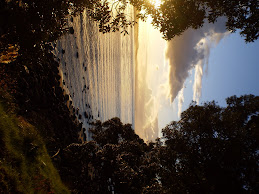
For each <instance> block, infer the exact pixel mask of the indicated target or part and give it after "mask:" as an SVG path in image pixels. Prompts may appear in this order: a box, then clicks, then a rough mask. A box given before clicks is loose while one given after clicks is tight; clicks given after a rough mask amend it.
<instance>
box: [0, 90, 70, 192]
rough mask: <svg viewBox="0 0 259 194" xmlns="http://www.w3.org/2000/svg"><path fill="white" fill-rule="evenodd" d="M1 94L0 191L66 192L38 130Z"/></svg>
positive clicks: (6, 96)
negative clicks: (18, 113)
mask: <svg viewBox="0 0 259 194" xmlns="http://www.w3.org/2000/svg"><path fill="white" fill-rule="evenodd" d="M15 112H16V111H15V107H14V106H13V105H12V103H11V98H10V96H8V95H7V94H4V95H3V92H1V93H0V193H62V194H63V193H69V190H68V189H67V188H66V187H65V186H64V185H63V183H62V182H61V179H60V176H59V174H58V172H57V170H56V169H55V167H54V166H53V164H52V161H51V158H50V156H49V155H48V152H47V149H46V146H45V144H44V141H43V139H42V138H41V136H40V134H39V133H38V131H37V129H36V128H35V127H34V126H32V125H31V124H30V123H28V122H27V121H26V120H25V119H24V118H23V117H21V116H17V115H15Z"/></svg>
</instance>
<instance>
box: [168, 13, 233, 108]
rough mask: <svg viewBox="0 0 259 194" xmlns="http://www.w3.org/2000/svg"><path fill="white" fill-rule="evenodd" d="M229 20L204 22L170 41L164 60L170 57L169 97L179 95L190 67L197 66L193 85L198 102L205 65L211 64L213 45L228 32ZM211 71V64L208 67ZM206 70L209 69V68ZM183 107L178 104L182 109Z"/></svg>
mask: <svg viewBox="0 0 259 194" xmlns="http://www.w3.org/2000/svg"><path fill="white" fill-rule="evenodd" d="M225 23H226V19H225V18H223V17H222V18H219V19H218V21H217V22H216V23H214V24H211V23H208V22H205V24H204V26H203V27H202V28H200V29H198V30H194V29H188V30H187V31H185V32H184V33H183V34H182V35H181V36H178V37H175V38H174V39H173V40H171V41H169V42H168V43H167V49H166V52H165V59H166V60H168V62H169V66H170V71H169V85H170V100H171V102H173V101H174V99H175V98H176V97H177V95H178V93H179V92H180V91H181V89H182V88H183V86H184V82H185V80H186V79H187V78H188V76H189V72H190V70H191V69H193V68H195V80H194V85H193V91H194V96H193V98H194V99H195V100H196V101H198V100H199V98H200V97H201V88H202V76H203V67H204V65H207V64H208V60H209V54H210V50H211V48H212V46H214V45H216V44H217V43H218V42H219V41H220V40H221V39H222V38H223V37H224V36H226V35H227V34H228V33H229V32H227V30H226V27H225ZM206 69H207V70H208V66H206ZM207 70H206V71H207ZM181 107H182V106H179V108H181Z"/></svg>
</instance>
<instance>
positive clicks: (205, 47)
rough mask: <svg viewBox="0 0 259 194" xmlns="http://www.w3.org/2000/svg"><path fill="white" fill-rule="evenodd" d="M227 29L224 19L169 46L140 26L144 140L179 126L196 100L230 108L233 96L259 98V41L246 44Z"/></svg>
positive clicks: (185, 35)
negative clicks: (228, 103)
mask: <svg viewBox="0 0 259 194" xmlns="http://www.w3.org/2000/svg"><path fill="white" fill-rule="evenodd" d="M224 23H225V21H224V18H220V19H219V20H218V22H217V23H216V24H208V23H205V25H204V27H203V28H201V29H199V30H192V29H189V30H187V31H186V32H184V33H183V35H182V36H180V37H176V38H174V39H173V40H172V41H169V42H166V41H165V40H163V39H162V38H161V34H160V33H159V32H158V31H157V30H155V29H154V28H153V27H152V26H151V25H150V24H148V23H140V25H139V51H138V69H137V70H138V78H137V81H138V83H139V85H140V86H139V87H140V88H142V89H141V90H142V92H143V93H142V95H141V96H142V98H141V100H139V104H141V102H142V107H141V109H139V110H138V111H142V112H141V114H140V115H142V123H139V125H140V126H141V125H142V126H145V127H144V130H143V131H142V132H140V131H136V133H138V134H139V135H140V136H141V137H142V138H143V139H144V140H146V141H148V140H154V139H155V137H156V136H161V129H162V128H163V127H165V126H166V125H167V124H169V123H170V122H171V121H173V120H179V118H180V113H181V112H182V111H184V110H186V109H187V108H188V106H189V104H190V103H191V102H192V100H195V101H196V102H197V103H198V104H202V103H203V102H206V101H212V100H215V101H216V102H217V103H218V104H219V105H221V106H225V105H226V104H225V99H226V98H227V97H229V96H232V95H237V96H240V95H244V94H254V95H259V41H258V40H257V41H255V42H254V43H245V41H244V39H243V37H241V36H240V35H239V33H238V32H237V33H229V32H228V31H227V30H226V29H225V27H224ZM143 96H145V98H143ZM137 128H138V127H137ZM148 129H151V130H148Z"/></svg>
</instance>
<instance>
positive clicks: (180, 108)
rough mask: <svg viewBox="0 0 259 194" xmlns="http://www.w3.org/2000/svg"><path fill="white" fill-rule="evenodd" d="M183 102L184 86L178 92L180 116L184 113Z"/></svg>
mask: <svg viewBox="0 0 259 194" xmlns="http://www.w3.org/2000/svg"><path fill="white" fill-rule="evenodd" d="M183 103H184V88H182V89H181V90H180V92H179V94H178V117H179V118H180V116H181V113H182V107H183Z"/></svg>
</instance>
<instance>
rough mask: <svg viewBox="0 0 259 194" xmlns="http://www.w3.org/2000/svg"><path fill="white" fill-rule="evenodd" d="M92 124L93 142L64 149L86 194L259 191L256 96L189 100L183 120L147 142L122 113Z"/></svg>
mask: <svg viewBox="0 0 259 194" xmlns="http://www.w3.org/2000/svg"><path fill="white" fill-rule="evenodd" d="M91 131H92V133H93V136H92V138H93V141H90V142H86V143H85V144H82V145H80V146H79V145H71V146H69V147H68V148H66V149H65V150H64V154H65V156H66V157H68V158H67V159H66V162H67V161H71V160H72V161H73V160H74V161H75V163H78V161H80V165H78V164H77V165H76V166H77V167H79V169H78V171H76V172H74V173H75V175H76V177H77V176H78V174H79V175H80V176H79V179H78V181H77V183H78V184H80V185H77V186H76V188H77V189H83V190H87V191H89V193H94V192H96V191H99V192H101V193H106V192H109V191H111V190H113V191H114V192H115V193H258V192H259V169H258V163H259V154H258V153H259V144H258V141H259V97H255V96H253V95H246V96H241V97H236V96H232V97H230V98H228V99H227V107H225V108H223V107H220V106H218V105H217V104H216V103H215V102H208V103H205V104H203V105H201V106H199V105H195V104H192V105H191V106H190V107H189V108H188V109H187V110H186V111H184V112H183V113H182V115H181V119H180V120H179V121H173V122H172V123H170V124H169V125H167V126H166V127H165V128H164V129H163V130H162V131H163V136H162V138H161V139H158V140H156V142H153V143H152V142H151V143H149V144H147V143H144V141H143V140H142V139H141V138H139V137H138V136H137V135H136V134H135V133H134V131H133V130H132V128H131V126H130V125H128V124H127V125H124V124H122V123H121V121H120V120H119V118H113V119H111V120H109V121H107V122H104V123H101V122H100V121H98V122H96V123H95V125H94V127H93V128H92V130H91ZM77 157H79V158H77ZM73 165H75V164H73ZM72 169H73V168H72ZM70 173H71V172H70ZM72 177H73V176H72ZM79 180H80V181H79Z"/></svg>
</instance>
